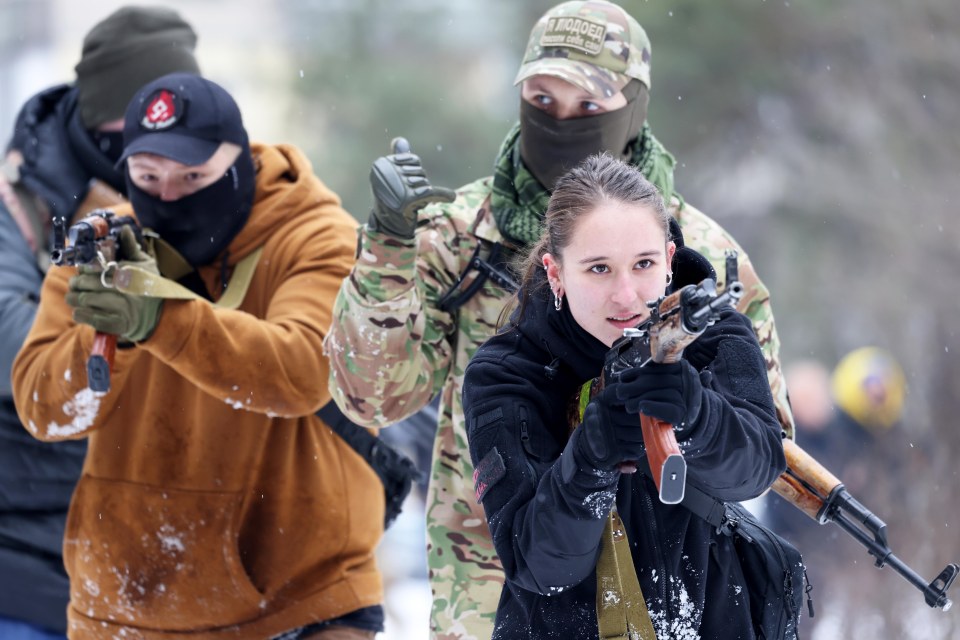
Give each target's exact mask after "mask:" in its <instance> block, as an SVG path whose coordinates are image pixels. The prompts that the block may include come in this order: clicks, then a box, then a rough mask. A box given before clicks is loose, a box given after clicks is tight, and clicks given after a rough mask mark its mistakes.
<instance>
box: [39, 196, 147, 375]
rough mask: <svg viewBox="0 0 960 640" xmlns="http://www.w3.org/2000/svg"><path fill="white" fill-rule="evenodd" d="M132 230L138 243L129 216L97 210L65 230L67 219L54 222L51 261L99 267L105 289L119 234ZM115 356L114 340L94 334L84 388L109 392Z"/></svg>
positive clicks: (61, 264) (106, 335) (54, 220)
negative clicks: (127, 228) (125, 230)
mask: <svg viewBox="0 0 960 640" xmlns="http://www.w3.org/2000/svg"><path fill="white" fill-rule="evenodd" d="M125 225H130V226H131V227H133V230H134V232H135V233H136V234H137V240H140V235H141V234H140V227H139V225H138V224H137V221H136V220H134V219H133V218H132V217H130V216H117V215H116V214H114V213H113V212H112V211H108V210H106V209H97V210H95V211H91V212H90V213H88V214H87V215H86V216H84V217H83V218H82V219H80V220H79V221H77V222H75V223H74V224H73V225H71V226H70V228H69V229H68V228H67V222H66V219H64V218H63V217H62V216H57V217H55V218H54V219H53V249H52V251H51V252H50V261H51V262H52V263H53V264H55V265H57V266H77V265H99V266H100V268H101V269H102V271H101V273H100V279H101V281H102V282H103V283H104V285H105V286H109V285H107V281H106V280H105V276H107V275H108V274H109V273H110V272H111V271H112V270H113V269H115V268H116V265H117V262H116V261H117V260H118V256H117V252H118V249H119V247H120V231H121V229H123V227H124V226H125ZM116 352H117V336H115V335H111V334H108V333H101V332H99V331H98V332H97V333H96V335H95V336H94V339H93V349H92V351H91V352H90V356H89V357H88V358H87V385H88V386H89V387H90V389H91V390H92V391H99V392H107V391H109V390H110V371H111V369H113V359H114V356H115V355H116Z"/></svg>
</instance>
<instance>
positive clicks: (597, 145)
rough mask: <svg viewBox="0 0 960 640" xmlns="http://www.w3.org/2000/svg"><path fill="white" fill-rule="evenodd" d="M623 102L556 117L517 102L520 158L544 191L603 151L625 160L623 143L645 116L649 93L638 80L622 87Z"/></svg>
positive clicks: (628, 141)
mask: <svg viewBox="0 0 960 640" xmlns="http://www.w3.org/2000/svg"><path fill="white" fill-rule="evenodd" d="M623 93H624V95H625V96H626V98H627V104H626V105H624V106H623V107H621V108H620V109H617V110H616V111H608V112H606V113H601V114H600V115H596V116H586V117H583V118H568V119H566V120H557V119H556V118H554V117H553V116H551V115H549V114H548V113H547V112H545V111H543V110H541V109H538V108H537V107H535V106H534V105H532V104H530V103H529V102H527V101H526V100H521V101H520V157H521V158H523V164H524V165H525V166H526V167H527V169H529V170H530V173H531V174H533V177H534V178H536V179H537V181H538V182H539V183H540V184H541V185H543V186H544V188H546V189H547V190H548V191H553V185H554V184H555V183H556V181H557V180H558V179H559V178H560V176H562V175H563V174H564V173H566V172H567V171H569V170H570V169H572V168H573V167H575V166H576V165H577V164H579V163H580V161H581V160H583V159H584V158H586V157H587V156H590V155H592V154H595V153H600V152H603V151H607V152H609V153H610V154H612V155H613V156H614V157H617V158H620V159H622V160H626V159H628V158H627V156H628V155H629V154H628V152H627V145H628V144H629V143H630V141H631V140H632V139H633V138H635V137H637V132H638V131H640V127H641V126H642V125H643V122H644V121H645V120H646V118H647V104H648V102H649V93H648V92H647V89H646V86H645V85H644V84H643V83H641V82H640V81H639V80H631V81H630V82H629V83H628V84H627V86H625V87H624V88H623Z"/></svg>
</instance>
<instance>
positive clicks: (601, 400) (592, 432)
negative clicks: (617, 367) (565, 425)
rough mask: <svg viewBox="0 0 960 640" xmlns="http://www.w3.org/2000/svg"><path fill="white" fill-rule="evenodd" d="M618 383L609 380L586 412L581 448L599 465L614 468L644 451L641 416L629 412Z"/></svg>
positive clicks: (582, 426)
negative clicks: (621, 396) (618, 390)
mask: <svg viewBox="0 0 960 640" xmlns="http://www.w3.org/2000/svg"><path fill="white" fill-rule="evenodd" d="M617 386H618V385H617V383H613V384H608V385H606V387H604V389H603V391H601V392H600V394H599V395H598V396H597V397H596V398H594V399H593V400H591V401H590V404H588V405H587V408H586V410H585V411H584V412H583V423H582V424H581V427H580V428H581V430H582V433H581V435H580V437H579V445H580V452H581V453H582V454H583V456H584V457H585V458H586V459H587V461H588V462H589V463H590V464H592V465H593V466H594V467H596V468H597V469H613V468H614V467H615V466H617V465H618V464H619V463H621V462H626V461H630V460H639V459H640V458H642V457H643V456H644V455H645V452H646V450H645V449H644V446H643V432H642V431H641V429H640V416H639V415H638V414H637V413H636V412H634V413H632V414H631V413H628V412H627V409H626V407H625V406H624V404H623V402H621V401H620V400H618V399H617V392H616V387H617Z"/></svg>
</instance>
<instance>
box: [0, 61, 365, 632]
mask: <svg viewBox="0 0 960 640" xmlns="http://www.w3.org/2000/svg"><path fill="white" fill-rule="evenodd" d="M121 162H125V168H126V180H127V186H128V197H129V199H130V202H131V204H132V206H133V212H134V213H135V216H136V218H137V219H138V220H139V222H140V224H141V226H142V227H144V228H145V229H146V228H149V229H151V230H152V231H153V232H155V234H157V235H159V238H160V240H161V241H162V242H160V241H158V242H156V243H155V244H156V245H157V247H156V253H155V254H154V255H151V254H150V253H148V252H146V251H144V250H143V249H142V248H141V247H140V246H139V245H138V243H137V241H136V238H135V236H134V234H133V233H130V232H129V231H128V230H127V229H129V228H127V229H124V231H123V234H122V236H121V243H120V244H121V256H120V261H119V263H118V265H117V266H116V269H117V270H119V271H124V270H129V271H130V272H137V273H140V274H147V276H148V277H147V278H146V281H147V285H144V286H148V285H151V286H155V285H156V283H157V282H159V283H163V284H166V285H167V288H166V289H156V290H153V289H149V288H148V289H147V290H146V291H143V290H141V291H135V290H132V289H124V290H120V289H118V288H116V287H117V286H120V279H119V278H117V279H116V280H114V281H112V280H111V277H110V275H109V272H108V274H107V275H105V276H104V277H103V281H101V275H102V274H101V273H94V272H91V268H89V267H81V268H80V271H79V273H78V272H77V271H76V270H74V269H71V268H67V267H62V268H57V269H53V270H52V271H51V272H50V273H49V275H48V276H47V278H46V280H45V282H44V285H43V291H42V294H41V301H40V306H39V310H38V313H37V319H36V322H35V324H34V326H33V329H32V330H31V332H30V334H29V336H28V337H27V340H26V343H25V344H24V346H23V348H22V350H21V351H20V353H19V354H18V356H17V359H16V361H15V363H14V369H13V380H14V382H13V386H14V394H15V399H16V405H17V409H18V411H19V414H20V417H21V419H22V421H23V423H24V424H25V425H27V426H28V429H29V430H30V432H31V433H32V434H33V435H34V436H35V437H36V438H38V439H41V440H47V441H53V440H62V439H71V438H88V441H89V449H88V454H87V458H86V462H85V464H84V469H83V475H82V477H81V479H80V482H79V485H78V487H77V490H76V493H75V494H74V498H73V501H72V504H71V508H70V514H69V518H68V523H67V531H66V539H65V547H64V562H65V565H66V568H67V572H68V574H69V576H70V584H71V599H70V607H69V611H68V616H69V635H70V637H71V638H76V639H87V638H91V639H92V638H103V637H108V636H109V637H120V636H124V637H136V638H143V639H145V640H158V639H162V638H172V637H177V638H180V637H183V635H185V634H190V637H191V638H194V639H197V640H199V639H200V638H204V639H218V640H219V639H225V638H274V637H282V638H284V639H285V640H286V639H293V638H328V639H329V638H373V637H374V635H375V633H376V632H377V631H379V630H381V629H382V624H383V612H382V609H381V601H382V588H381V581H380V574H379V572H378V570H377V568H376V564H375V560H374V549H375V547H376V545H377V543H378V541H379V539H380V536H381V534H382V532H383V518H384V511H383V500H384V498H383V488H382V486H381V484H380V481H379V479H378V478H377V476H376V474H375V473H374V472H373V470H372V469H371V468H370V467H369V465H367V463H366V462H365V461H364V460H363V459H362V458H361V457H359V456H358V455H356V454H355V453H354V452H353V450H352V449H351V448H350V447H349V445H347V444H346V443H345V441H343V440H341V439H340V438H339V437H338V436H337V435H336V434H334V433H333V432H332V431H331V430H330V429H329V428H328V427H327V426H326V425H325V424H324V423H323V422H322V421H321V420H320V419H319V418H318V417H316V416H315V415H314V412H315V411H317V410H318V409H319V408H321V407H322V406H324V405H325V404H326V403H327V402H328V401H329V400H330V395H329V392H328V390H327V384H326V381H327V377H328V364H327V361H326V358H325V357H324V356H323V355H322V347H321V343H322V341H323V338H324V335H325V333H326V330H327V327H328V326H329V325H330V320H331V313H332V306H333V300H334V298H335V297H336V293H337V289H338V288H339V285H340V281H341V280H342V279H343V278H344V277H345V276H346V275H347V274H348V273H349V271H350V268H351V266H352V264H353V261H354V258H353V255H354V246H355V242H356V236H355V227H356V222H355V221H354V220H353V219H352V218H351V217H350V216H349V215H348V214H347V213H346V212H345V211H344V210H343V209H342V208H341V207H340V200H339V198H338V197H337V196H336V195H335V194H334V193H332V192H331V191H330V190H329V189H327V188H326V187H325V186H324V185H323V184H322V183H321V182H320V180H318V179H317V178H316V177H315V176H314V175H313V173H312V170H311V167H310V164H309V162H308V161H307V160H306V158H305V157H304V156H303V155H302V154H301V153H300V152H299V151H298V150H296V149H295V148H293V147H290V146H285V145H279V146H267V145H260V144H253V145H251V144H250V143H249V142H248V139H247V133H246V131H245V129H244V127H243V123H242V120H241V115H240V111H239V109H238V108H237V105H236V104H235V102H234V101H233V99H232V98H231V97H230V95H229V94H228V93H227V92H226V91H225V90H224V89H222V88H221V87H220V86H218V85H217V84H215V83H213V82H211V81H209V80H206V79H203V78H200V77H199V76H196V75H192V74H182V73H180V74H171V75H167V76H164V77H162V78H160V79H158V80H156V81H154V82H151V83H149V84H148V85H146V86H145V87H143V88H142V89H141V90H140V91H139V92H138V93H137V95H136V96H135V97H134V99H133V100H132V101H131V103H130V105H129V107H128V108H127V112H126V116H125V122H124V153H123V156H122V158H121ZM116 213H117V214H118V215H129V214H130V213H131V212H130V210H129V209H128V208H121V207H118V208H117V209H116ZM147 235H148V236H149V234H147ZM161 245H162V246H165V247H167V248H168V249H169V248H172V249H173V250H175V253H176V254H179V256H180V258H182V260H179V261H178V262H179V263H180V266H181V267H184V266H185V268H182V269H181V270H180V273H178V274H176V275H175V276H174V275H171V274H170V271H169V267H168V266H167V264H166V256H169V255H172V254H173V253H174V252H170V251H161V249H160V247H161ZM158 262H159V264H158ZM116 272H117V271H114V273H116ZM242 273H246V274H247V277H248V278H249V280H248V284H247V286H246V289H245V290H242V291H241V293H240V294H239V295H238V294H237V291H236V289H237V287H238V286H239V287H240V288H241V289H243V284H239V285H238V284H237V281H238V280H243V279H244V278H243V277H242V276H241V275H240V274H242ZM251 273H252V275H250V274H251ZM161 274H162V276H163V277H161ZM174 278H176V281H177V283H179V284H180V285H183V286H182V287H180V288H179V291H181V293H182V292H183V291H188V294H187V295H180V296H179V297H169V296H166V293H167V292H168V291H169V289H170V287H171V286H172V285H173V284H174V283H173V279H174ZM228 298H229V299H232V300H233V302H232V303H227V302H226V300H227V299H228ZM94 329H96V330H98V331H101V332H104V333H109V334H114V335H117V336H118V340H119V345H120V347H119V349H118V351H117V353H116V358H115V362H114V365H113V370H112V373H111V376H110V388H109V390H108V391H106V392H96V391H93V390H91V389H89V388H88V380H87V376H86V375H85V374H84V368H85V362H86V359H87V356H88V354H89V353H90V350H91V345H92V342H93V338H94Z"/></svg>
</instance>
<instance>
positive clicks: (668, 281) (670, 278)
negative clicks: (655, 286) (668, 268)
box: [667, 273, 673, 285]
mask: <svg viewBox="0 0 960 640" xmlns="http://www.w3.org/2000/svg"><path fill="white" fill-rule="evenodd" d="M671 282H673V274H672V273H668V274H667V284H668V285H669V284H670V283H671Z"/></svg>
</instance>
